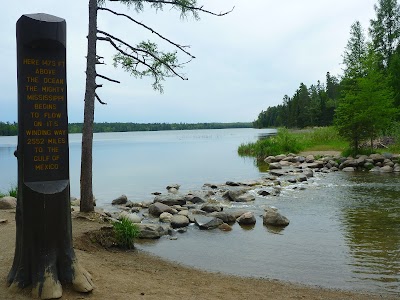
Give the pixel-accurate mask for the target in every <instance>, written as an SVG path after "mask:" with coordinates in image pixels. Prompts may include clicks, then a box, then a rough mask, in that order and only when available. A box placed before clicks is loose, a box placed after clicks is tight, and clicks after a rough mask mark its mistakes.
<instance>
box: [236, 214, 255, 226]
mask: <svg viewBox="0 0 400 300" xmlns="http://www.w3.org/2000/svg"><path fill="white" fill-rule="evenodd" d="M236 221H237V222H238V223H239V224H240V225H254V224H256V217H255V216H254V214H253V213H252V212H245V213H244V214H243V215H241V216H240V217H239V218H237V220H236Z"/></svg>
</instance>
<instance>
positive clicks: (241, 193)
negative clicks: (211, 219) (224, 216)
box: [224, 190, 256, 202]
mask: <svg viewBox="0 0 400 300" xmlns="http://www.w3.org/2000/svg"><path fill="white" fill-rule="evenodd" d="M224 197H225V198H227V199H229V200H230V201H234V202H250V201H254V200H255V199H256V197H254V196H253V195H252V194H249V193H248V192H247V190H237V191H228V192H226V193H225V194H224Z"/></svg>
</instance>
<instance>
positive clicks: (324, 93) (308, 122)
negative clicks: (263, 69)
mask: <svg viewBox="0 0 400 300" xmlns="http://www.w3.org/2000/svg"><path fill="white" fill-rule="evenodd" d="M339 97H340V82H339V79H338V78H336V77H335V76H332V75H331V74H330V73H329V72H328V73H327V74H326V82H325V83H324V84H321V83H320V82H319V81H318V82H317V84H315V85H314V84H313V85H311V86H310V87H307V86H306V85H305V84H304V83H301V84H300V86H299V88H298V89H297V90H296V92H295V93H294V95H293V96H292V97H289V96H288V95H285V96H284V97H283V100H282V101H283V103H282V104H281V105H277V106H272V107H271V106H270V107H268V108H267V109H266V110H265V111H262V112H261V113H260V114H259V115H258V118H257V120H255V121H254V122H253V126H254V127H255V128H268V127H287V128H304V127H308V126H329V125H332V123H333V118H334V113H335V109H336V107H337V105H338V101H339Z"/></svg>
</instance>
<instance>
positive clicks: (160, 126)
mask: <svg viewBox="0 0 400 300" xmlns="http://www.w3.org/2000/svg"><path fill="white" fill-rule="evenodd" d="M82 128H83V123H69V124H68V131H69V133H82ZM235 128H253V123H252V122H230V123H219V122H210V123H206V122H204V123H132V122H125V123H122V122H111V123H109V122H102V123H94V124H93V132H94V133H99V132H134V131H167V130H197V129H235ZM15 135H18V123H15V122H14V123H9V122H7V123H4V122H0V136H15Z"/></svg>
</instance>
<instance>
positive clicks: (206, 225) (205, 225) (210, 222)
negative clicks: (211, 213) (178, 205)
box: [194, 216, 224, 230]
mask: <svg viewBox="0 0 400 300" xmlns="http://www.w3.org/2000/svg"><path fill="white" fill-rule="evenodd" d="M194 222H195V224H196V225H197V226H198V227H199V228H200V229H207V230H208V229H214V228H217V227H218V226H220V225H221V224H222V223H224V222H223V221H222V220H221V219H218V218H213V217H207V216H195V218H194Z"/></svg>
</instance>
